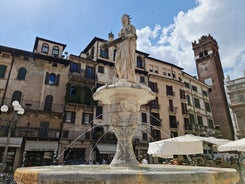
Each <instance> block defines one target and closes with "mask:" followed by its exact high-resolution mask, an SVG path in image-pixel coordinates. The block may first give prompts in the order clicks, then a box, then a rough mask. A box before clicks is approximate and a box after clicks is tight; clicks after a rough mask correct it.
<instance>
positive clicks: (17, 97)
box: [12, 91, 22, 102]
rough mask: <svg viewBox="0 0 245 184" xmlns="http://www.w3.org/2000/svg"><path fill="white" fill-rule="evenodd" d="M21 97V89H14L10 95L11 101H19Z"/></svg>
mask: <svg viewBox="0 0 245 184" xmlns="http://www.w3.org/2000/svg"><path fill="white" fill-rule="evenodd" d="M21 97H22V92H21V91H15V92H14V93H13V95H12V102H13V101H15V100H17V101H19V102H20V101H21Z"/></svg>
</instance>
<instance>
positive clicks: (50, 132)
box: [15, 127, 60, 140]
mask: <svg viewBox="0 0 245 184" xmlns="http://www.w3.org/2000/svg"><path fill="white" fill-rule="evenodd" d="M59 135H60V130H59V129H50V128H49V129H47V130H46V131H45V133H44V134H43V133H41V131H40V128H20V127H19V128H17V129H16V131H15V136H16V137H25V138H27V139H28V138H29V139H44V140H47V139H51V140H58V139H59Z"/></svg>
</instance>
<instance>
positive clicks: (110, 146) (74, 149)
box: [0, 34, 220, 170]
mask: <svg viewBox="0 0 245 184" xmlns="http://www.w3.org/2000/svg"><path fill="white" fill-rule="evenodd" d="M109 39H113V35H112V34H110V35H109ZM106 41H107V40H104V39H101V38H97V37H95V38H94V39H92V40H91V42H90V43H89V44H88V45H87V47H86V48H85V49H84V50H83V51H82V52H81V53H80V55H78V56H76V55H73V54H70V55H69V56H64V55H63V54H65V52H64V49H65V47H66V45H64V44H61V43H57V42H54V41H50V40H46V39H43V38H38V37H37V38H36V41H35V44H34V49H33V52H29V51H23V50H19V49H14V48H8V47H5V46H0V100H1V105H3V104H6V105H8V106H9V107H10V109H11V102H12V101H13V100H18V101H19V102H20V104H21V105H22V106H23V108H24V109H25V113H24V115H22V116H18V121H17V122H11V117H12V114H13V111H11V112H9V113H5V114H4V113H1V117H0V126H1V129H0V143H1V144H0V153H3V152H4V151H5V148H6V145H7V147H8V152H9V155H12V157H14V158H11V159H9V160H8V167H9V170H14V169H15V168H16V167H19V166H21V165H22V166H29V165H49V164H51V163H52V160H54V159H55V158H56V157H57V158H58V161H59V163H65V164H76V163H84V162H90V161H94V162H98V163H100V162H102V160H106V161H107V162H110V160H111V159H112V156H113V155H114V153H115V149H116V141H117V140H116V137H115V135H114V134H113V133H111V132H110V126H109V118H108V110H107V107H106V106H104V105H103V104H100V103H99V102H96V101H94V100H93V93H94V92H95V90H96V89H97V88H98V87H100V86H102V85H105V84H112V83H115V82H116V81H117V80H118V77H117V73H116V70H115V67H114V62H115V54H116V46H114V47H110V48H108V49H105V48H102V47H101V45H102V44H104V42H106ZM136 55H137V60H136V61H135V62H136V77H137V81H138V82H140V83H144V84H145V85H147V86H149V87H150V88H151V89H152V91H154V92H155V93H156V99H155V100H153V101H152V102H150V103H149V104H146V105H143V106H142V107H141V111H140V113H139V117H138V119H139V122H138V123H139V128H138V131H137V132H136V134H135V137H134V139H133V146H134V150H135V154H136V156H137V157H140V156H143V155H145V154H146V153H147V149H148V143H149V142H151V141H156V140H161V139H165V138H169V137H173V136H178V135H184V134H186V133H193V134H196V135H202V136H208V135H212V136H219V133H220V132H219V131H217V129H215V125H214V124H215V123H214V120H213V117H212V113H211V107H210V101H209V97H208V93H209V86H208V85H206V84H204V83H202V82H200V81H199V80H197V79H196V78H195V77H193V76H190V75H189V74H187V73H185V72H184V71H183V69H182V68H180V67H178V66H176V65H173V64H171V63H168V62H165V61H161V60H158V59H155V58H152V57H150V56H149V54H147V53H144V52H141V51H136ZM9 122H11V123H12V124H14V126H13V129H12V132H13V133H12V134H11V138H12V139H13V138H15V140H13V141H15V144H12V143H11V141H9V142H7V141H6V140H7V137H8V131H9V130H10V129H9V126H8V125H9ZM13 153H14V154H13Z"/></svg>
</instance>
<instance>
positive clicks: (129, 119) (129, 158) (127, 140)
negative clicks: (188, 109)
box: [94, 81, 155, 167]
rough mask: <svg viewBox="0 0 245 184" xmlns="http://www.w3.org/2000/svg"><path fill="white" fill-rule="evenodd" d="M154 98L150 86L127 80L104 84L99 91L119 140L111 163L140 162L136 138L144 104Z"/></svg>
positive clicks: (134, 164) (99, 97)
mask: <svg viewBox="0 0 245 184" xmlns="http://www.w3.org/2000/svg"><path fill="white" fill-rule="evenodd" d="M154 98H155V94H154V93H153V92H152V91H151V90H150V88H148V87H147V86H145V85H142V84H139V83H132V82H127V81H120V82H118V83H115V84H113V85H109V86H108V85H107V86H102V87H101V88H99V89H98V90H97V91H96V92H95V94H94V99H95V100H99V101H101V103H102V104H105V105H108V110H109V116H110V130H111V131H112V132H113V133H114V134H115V135H116V137H117V140H118V142H117V150H116V154H115V156H114V158H113V160H112V162H111V166H120V167H122V166H130V167H134V166H138V162H137V159H136V157H135V154H134V151H133V145H132V139H133V136H134V134H135V132H136V130H137V128H138V122H139V119H138V118H139V111H140V106H141V105H143V104H146V103H148V102H149V101H150V100H153V99H154Z"/></svg>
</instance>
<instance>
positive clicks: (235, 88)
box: [226, 71, 245, 139]
mask: <svg viewBox="0 0 245 184" xmlns="http://www.w3.org/2000/svg"><path fill="white" fill-rule="evenodd" d="M226 87H227V94H228V95H229V97H230V108H231V110H232V112H233V115H234V123H235V135H236V137H237V138H238V139H241V138H245V71H244V76H243V77H240V78H237V79H233V80H230V77H228V79H227V81H226Z"/></svg>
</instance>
